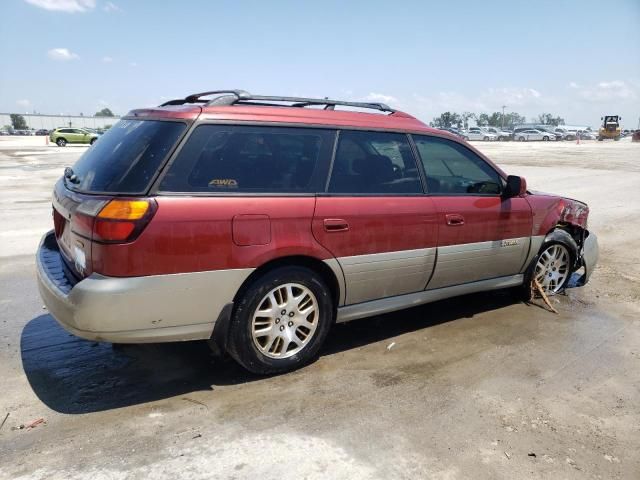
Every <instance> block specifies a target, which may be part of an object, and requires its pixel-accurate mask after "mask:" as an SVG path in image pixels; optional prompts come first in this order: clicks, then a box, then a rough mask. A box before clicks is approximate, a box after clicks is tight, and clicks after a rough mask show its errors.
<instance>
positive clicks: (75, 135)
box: [49, 128, 100, 147]
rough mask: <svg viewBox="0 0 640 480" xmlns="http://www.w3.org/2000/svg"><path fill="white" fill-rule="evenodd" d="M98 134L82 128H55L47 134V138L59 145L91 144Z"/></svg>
mask: <svg viewBox="0 0 640 480" xmlns="http://www.w3.org/2000/svg"><path fill="white" fill-rule="evenodd" d="M99 136H100V135H98V134H97V133H94V132H91V131H89V130H88V129H84V128H56V129H55V130H54V131H52V132H51V134H49V140H51V141H52V142H54V143H55V144H56V145H58V146H59V147H65V146H66V145H67V143H84V144H89V145H93V144H94V143H95V141H96V140H98V137H99Z"/></svg>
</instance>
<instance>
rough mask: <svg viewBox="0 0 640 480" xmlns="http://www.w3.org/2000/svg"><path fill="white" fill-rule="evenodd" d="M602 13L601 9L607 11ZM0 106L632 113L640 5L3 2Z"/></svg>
mask: <svg viewBox="0 0 640 480" xmlns="http://www.w3.org/2000/svg"><path fill="white" fill-rule="evenodd" d="M602 5H609V6H610V8H606V9H603V8H602ZM0 33H1V34H2V38H3V41H2V42H1V44H0V52H1V54H2V64H1V66H0V111H3V112H32V111H34V110H36V111H38V112H42V113H65V114H77V113H79V112H83V113H84V114H85V115H87V114H89V115H91V114H93V113H95V112H96V111H97V110H99V109H101V108H103V107H105V106H106V107H109V108H111V109H112V110H113V111H114V112H116V113H118V114H122V113H126V111H128V110H129V109H131V108H135V107H141V106H149V105H157V104H159V103H161V102H162V101H164V100H166V99H169V98H175V97H183V96H186V95H187V94H189V93H193V92H198V91H202V90H210V89H219V88H242V89H245V90H249V91H250V92H252V93H260V94H273V95H305V96H329V97H335V98H343V99H351V100H367V99H368V100H378V101H386V102H387V103H389V104H391V105H392V106H395V107H397V108H400V109H403V110H405V111H408V112H409V113H412V114H414V115H416V116H418V117H419V118H420V119H422V120H424V121H430V120H431V119H432V118H433V117H434V116H435V115H437V114H439V113H441V112H443V111H446V110H450V111H457V112H462V111H472V112H487V113H491V112H493V111H498V110H500V107H501V105H507V111H516V112H519V113H521V114H523V115H526V116H527V118H530V117H532V116H534V115H537V114H539V113H543V112H550V113H552V114H554V115H560V116H562V117H564V118H565V119H566V121H567V123H573V124H590V125H594V126H596V125H597V124H598V123H599V120H600V117H601V116H602V115H603V114H620V115H622V116H623V118H624V122H623V123H624V124H625V125H626V126H628V127H633V128H635V127H636V126H637V123H638V118H639V117H640V1H639V0H626V1H623V0H620V1H614V2H604V3H603V2H602V1H589V0H584V1H560V0H556V1H544V0H537V1H535V2H526V3H525V2H514V1H513V0H511V1H505V2H501V1H485V2H478V1H474V2H471V1H469V2H467V1H465V0H458V1H454V2H425V1H401V0H398V1H395V2H390V1H388V0H387V1H374V0H371V1H352V2H347V1H333V0H323V1H315V2H300V1H297V2H296V1H276V0H273V1H255V2H250V1H241V0H236V1H225V0H217V1H210V0H201V1H196V0H193V1H189V0H182V1H150V0H147V1H144V0H136V1H125V0H113V1H104V0H5V1H3V2H2V6H1V7H0Z"/></svg>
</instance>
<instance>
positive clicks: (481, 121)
mask: <svg viewBox="0 0 640 480" xmlns="http://www.w3.org/2000/svg"><path fill="white" fill-rule="evenodd" d="M476 123H477V124H478V126H479V127H486V126H487V125H489V115H487V114H486V113H481V114H480V115H478V116H477V117H476Z"/></svg>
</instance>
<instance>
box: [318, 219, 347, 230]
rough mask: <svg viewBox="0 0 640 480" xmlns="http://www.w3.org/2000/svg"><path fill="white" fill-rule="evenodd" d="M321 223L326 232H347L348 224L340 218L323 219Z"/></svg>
mask: <svg viewBox="0 0 640 480" xmlns="http://www.w3.org/2000/svg"><path fill="white" fill-rule="evenodd" d="M323 223H324V229H325V231H327V232H346V231H348V230H349V223H347V221H346V220H342V219H341V218H325V219H324V222H323Z"/></svg>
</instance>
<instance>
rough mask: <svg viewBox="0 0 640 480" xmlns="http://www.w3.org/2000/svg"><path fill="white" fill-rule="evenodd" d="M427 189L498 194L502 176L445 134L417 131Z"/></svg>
mask: <svg viewBox="0 0 640 480" xmlns="http://www.w3.org/2000/svg"><path fill="white" fill-rule="evenodd" d="M413 139H414V141H415V143H416V147H417V149H418V153H419V154H420V159H421V160H422V164H423V165H424V170H425V173H426V176H427V191H428V192H429V193H439V194H444V195H465V194H466V195H499V194H500V193H501V191H502V179H501V177H500V175H498V172H496V171H495V170H494V169H493V168H492V167H491V166H489V164H487V162H485V161H484V160H483V159H482V158H480V157H479V156H478V155H476V154H475V153H473V152H472V151H471V150H469V149H467V148H466V147H464V146H463V145H461V144H459V143H457V142H453V141H451V140H447V139H445V138H438V137H429V136H422V135H414V136H413Z"/></svg>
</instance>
